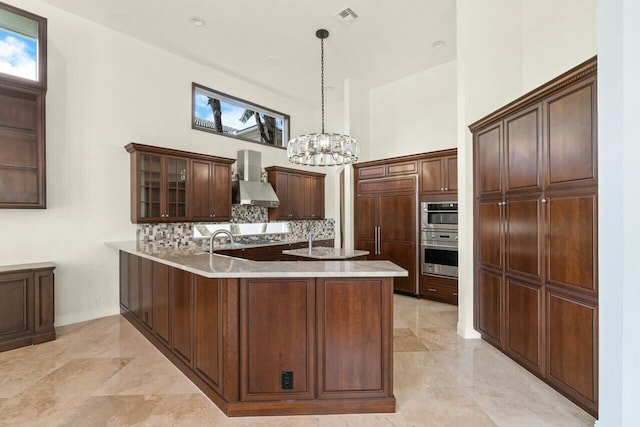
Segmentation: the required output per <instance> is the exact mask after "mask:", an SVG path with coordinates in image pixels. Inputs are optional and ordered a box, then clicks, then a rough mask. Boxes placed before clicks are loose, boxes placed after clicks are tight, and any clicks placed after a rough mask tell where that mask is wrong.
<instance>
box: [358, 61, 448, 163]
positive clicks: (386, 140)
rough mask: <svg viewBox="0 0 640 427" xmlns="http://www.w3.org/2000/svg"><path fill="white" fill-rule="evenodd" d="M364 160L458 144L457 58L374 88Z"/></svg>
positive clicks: (438, 148)
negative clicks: (368, 136)
mask: <svg viewBox="0 0 640 427" xmlns="http://www.w3.org/2000/svg"><path fill="white" fill-rule="evenodd" d="M369 111H370V133H369V134H370V138H369V141H368V144H367V147H366V148H365V149H366V150H367V152H366V158H365V160H377V159H384V158H389V157H396V156H403V155H408V154H417V153H425V152H428V151H435V150H443V149H445V148H454V147H455V146H456V138H457V136H456V61H450V62H447V63H445V64H442V65H440V66H437V67H434V68H431V69H428V70H425V71H422V72H420V73H417V74H414V75H411V76H409V77H406V78H404V79H401V80H397V81H395V82H392V83H389V84H386V85H384V86H378V87H376V88H373V89H372V90H371V93H370V104H369Z"/></svg>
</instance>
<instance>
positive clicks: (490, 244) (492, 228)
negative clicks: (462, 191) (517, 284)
mask: <svg viewBox="0 0 640 427" xmlns="http://www.w3.org/2000/svg"><path fill="white" fill-rule="evenodd" d="M476 203H477V206H478V207H477V219H476V245H477V247H476V254H477V255H476V257H477V261H478V263H479V264H480V265H483V266H485V267H490V268H495V269H498V270H501V269H502V266H503V252H504V251H503V247H504V246H503V235H502V233H503V230H504V225H503V208H502V203H503V202H502V199H493V200H482V201H478V202H476Z"/></svg>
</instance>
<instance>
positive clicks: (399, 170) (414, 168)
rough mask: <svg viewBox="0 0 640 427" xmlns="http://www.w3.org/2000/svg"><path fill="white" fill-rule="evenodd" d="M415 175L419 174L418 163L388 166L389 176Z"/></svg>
mask: <svg viewBox="0 0 640 427" xmlns="http://www.w3.org/2000/svg"><path fill="white" fill-rule="evenodd" d="M413 173H418V162H417V161H415V160H414V161H412V162H402V163H391V164H388V165H387V176H392V175H410V174H413Z"/></svg>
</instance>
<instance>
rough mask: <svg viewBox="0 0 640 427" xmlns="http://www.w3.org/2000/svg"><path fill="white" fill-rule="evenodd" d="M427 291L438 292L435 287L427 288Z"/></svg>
mask: <svg viewBox="0 0 640 427" xmlns="http://www.w3.org/2000/svg"><path fill="white" fill-rule="evenodd" d="M428 291H429V292H438V291H437V290H436V289H435V288H429V289H428Z"/></svg>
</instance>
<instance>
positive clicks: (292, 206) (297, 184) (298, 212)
mask: <svg viewBox="0 0 640 427" xmlns="http://www.w3.org/2000/svg"><path fill="white" fill-rule="evenodd" d="M304 178H305V177H304V176H302V175H297V174H293V173H292V174H289V200H288V204H289V215H290V217H291V219H302V218H304V199H305V198H304Z"/></svg>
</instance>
